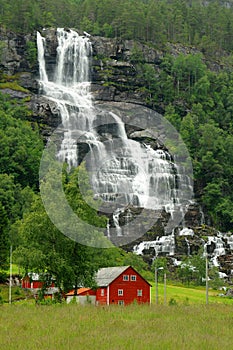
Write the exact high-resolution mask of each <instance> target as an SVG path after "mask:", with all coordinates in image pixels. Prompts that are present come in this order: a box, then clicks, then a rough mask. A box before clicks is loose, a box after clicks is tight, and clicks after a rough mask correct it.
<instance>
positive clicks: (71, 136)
mask: <svg viewBox="0 0 233 350" xmlns="http://www.w3.org/2000/svg"><path fill="white" fill-rule="evenodd" d="M57 40H58V47H57V63H56V67H55V72H54V78H53V80H52V81H49V80H48V77H47V73H46V64H45V58H44V56H45V52H44V50H45V39H44V38H43V37H42V36H41V34H40V33H39V32H38V33H37V47H38V61H39V67H40V85H41V90H42V93H43V94H44V95H45V96H46V97H47V98H49V99H50V100H52V101H54V102H55V103H56V104H57V106H58V108H59V110H60V114H61V117H62V124H63V128H64V139H63V142H62V145H61V149H60V151H59V153H58V158H59V159H60V160H61V161H66V162H67V163H68V165H69V167H71V166H77V165H78V156H77V153H78V150H77V131H78V130H82V131H85V130H88V129H89V128H90V127H91V126H92V120H93V117H94V108H93V104H92V98H91V93H90V59H89V58H90V57H91V54H92V47H91V43H90V41H89V39H88V38H86V37H82V36H80V35H78V33H77V32H75V31H73V30H69V31H66V30H64V29H62V28H58V29H57Z"/></svg>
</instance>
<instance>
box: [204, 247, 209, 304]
mask: <svg viewBox="0 0 233 350" xmlns="http://www.w3.org/2000/svg"><path fill="white" fill-rule="evenodd" d="M208 279H209V276H208V253H207V244H206V246H205V287H206V305H208V304H209V281H208Z"/></svg>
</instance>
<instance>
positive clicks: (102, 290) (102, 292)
mask: <svg viewBox="0 0 233 350" xmlns="http://www.w3.org/2000/svg"><path fill="white" fill-rule="evenodd" d="M100 295H101V297H104V289H101V291H100Z"/></svg>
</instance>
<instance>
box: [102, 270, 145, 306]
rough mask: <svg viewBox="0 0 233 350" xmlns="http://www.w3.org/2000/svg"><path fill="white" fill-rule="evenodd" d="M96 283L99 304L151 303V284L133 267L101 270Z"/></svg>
mask: <svg viewBox="0 0 233 350" xmlns="http://www.w3.org/2000/svg"><path fill="white" fill-rule="evenodd" d="M96 282H97V285H98V286H99V288H98V289H97V291H96V301H97V302H98V303H99V304H130V303H132V302H134V301H136V302H138V303H150V287H151V285H150V283H149V282H147V281H146V280H145V279H144V278H143V277H142V276H141V275H140V274H139V273H138V272H137V271H136V270H135V269H134V268H133V267H131V266H121V267H112V268H104V269H100V270H99V271H98V273H97V277H96Z"/></svg>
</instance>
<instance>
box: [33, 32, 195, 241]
mask: <svg viewBox="0 0 233 350" xmlns="http://www.w3.org/2000/svg"><path fill="white" fill-rule="evenodd" d="M57 41H58V46H57V61H56V66H55V68H54V77H53V79H48V74H47V72H46V62H45V46H46V41H45V39H44V38H43V37H42V36H41V34H40V33H39V32H38V33H37V46H38V61H39V71H40V86H41V92H42V94H44V95H45V96H46V97H47V98H48V99H50V100H52V101H53V102H55V103H56V105H57V106H58V108H59V111H60V114H61V117H62V124H63V134H64V136H63V141H62V144H61V148H60V150H59V152H58V155H57V156H58V159H59V160H61V161H62V162H64V161H66V162H67V163H68V166H69V168H71V167H72V166H74V167H76V166H77V165H78V164H79V163H80V159H79V154H78V153H79V147H77V143H78V142H79V141H78V138H79V135H80V132H82V134H83V132H84V133H85V137H84V139H85V140H83V138H82V142H85V143H86V144H87V145H88V147H89V148H88V149H89V154H88V155H87V157H86V161H87V167H88V171H89V173H90V174H91V183H92V185H93V191H94V193H95V195H96V196H97V197H99V198H101V199H102V200H103V201H105V202H107V203H117V204H120V208H118V209H117V210H116V212H115V213H114V214H113V221H114V223H115V227H116V229H117V235H119V236H121V235H122V230H121V227H120V225H119V215H120V214H121V213H122V206H124V205H128V204H130V205H133V206H137V207H142V208H147V209H153V210H161V209H163V208H166V210H167V211H168V212H169V213H170V214H172V213H173V211H174V207H175V206H176V205H179V191H178V190H177V181H180V183H181V182H182V181H183V179H182V181H181V180H180V178H179V176H180V175H179V172H178V171H177V169H176V165H175V164H174V163H173V162H172V159H171V157H170V155H169V153H168V152H166V151H164V150H162V149H160V150H154V149H152V148H151V147H150V146H149V145H146V144H141V143H139V142H137V141H134V140H132V139H129V138H128V136H127V133H126V131H125V125H124V123H123V121H122V120H121V118H119V117H118V115H117V114H116V113H113V112H109V118H110V119H111V120H112V123H113V124H115V125H117V128H116V131H115V135H114V137H112V136H110V137H108V139H107V140H105V141H103V140H102V139H101V135H99V134H98V131H97V130H96V129H95V128H94V125H95V122H96V120H97V114H96V113H97V112H96V109H95V107H94V105H93V101H92V95H91V90H90V86H91V85H90V62H91V56H92V46H91V42H90V40H89V38H88V37H86V36H80V35H79V34H78V33H77V32H75V31H73V30H64V29H61V28H60V29H58V30H57ZM97 124H98V123H97ZM183 186H189V184H186V185H184V184H183ZM108 232H110V231H109V228H108ZM109 235H110V233H109Z"/></svg>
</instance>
